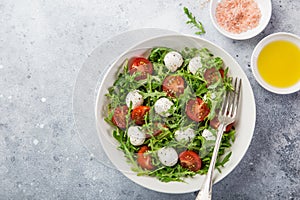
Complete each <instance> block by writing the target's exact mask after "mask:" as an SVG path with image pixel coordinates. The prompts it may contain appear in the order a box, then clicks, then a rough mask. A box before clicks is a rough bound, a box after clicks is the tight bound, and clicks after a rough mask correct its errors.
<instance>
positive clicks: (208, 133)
mask: <svg viewBox="0 0 300 200" xmlns="http://www.w3.org/2000/svg"><path fill="white" fill-rule="evenodd" d="M202 136H203V137H204V138H205V139H206V140H215V139H216V137H215V136H214V135H213V133H212V132H211V131H210V130H208V129H204V130H203V132H202Z"/></svg>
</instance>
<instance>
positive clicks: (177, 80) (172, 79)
mask: <svg viewBox="0 0 300 200" xmlns="http://www.w3.org/2000/svg"><path fill="white" fill-rule="evenodd" d="M162 90H163V91H165V92H166V93H167V95H168V96H170V97H178V96H179V95H181V94H183V92H184V79H183V78H182V77H181V76H172V75H170V76H167V77H166V78H165V80H164V81H163V84H162Z"/></svg>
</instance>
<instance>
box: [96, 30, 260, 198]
mask: <svg viewBox="0 0 300 200" xmlns="http://www.w3.org/2000/svg"><path fill="white" fill-rule="evenodd" d="M157 46H165V47H170V48H173V49H176V50H182V49H183V48H184V47H195V48H203V47H205V48H208V49H209V50H210V51H211V52H212V53H213V54H214V55H215V56H219V57H221V58H222V59H223V61H224V63H225V65H226V66H228V67H229V73H230V75H231V76H233V77H240V78H241V79H242V95H241V104H240V112H239V117H238V119H237V121H236V131H237V134H236V139H235V142H234V143H233V145H232V147H231V149H230V151H232V156H231V158H230V161H229V162H227V163H226V164H225V166H224V167H223V168H221V170H222V173H219V172H218V171H217V170H216V171H215V173H214V182H215V183H216V182H218V181H220V180H221V179H223V178H224V177H225V176H226V175H228V174H229V173H230V172H231V171H232V170H233V169H234V168H235V167H236V166H237V165H238V163H239V162H240V161H241V159H242V158H243V156H244V155H245V153H246V151H247V149H248V147H249V145H250V142H251V139H252V136H253V131H254V127H255V119H256V109H255V100H254V96H253V91H252V88H251V85H250V83H249V80H248V79H247V76H246V75H245V73H244V72H243V70H242V69H241V67H240V66H239V64H238V63H237V62H236V61H235V60H234V58H232V57H231V56H230V55H229V54H228V53H227V52H225V51H224V50H223V49H222V48H220V47H218V46H217V45H215V44H213V43H211V42H209V41H207V40H204V39H201V38H197V37H193V36H186V35H167V36H159V37H155V38H152V39H149V40H146V41H144V42H141V43H140V44H137V45H135V46H134V47H132V48H131V49H129V50H128V51H126V52H125V53H124V54H122V55H121V56H120V57H119V58H118V59H117V60H116V61H115V62H114V63H113V64H112V65H111V66H110V68H109V69H108V71H107V72H106V74H105V75H104V76H103V77H104V78H103V80H102V82H101V85H100V88H99V91H98V96H97V100H96V108H95V116H96V128H97V131H98V135H99V138H100V141H101V144H102V147H103V149H104V151H105V153H106V154H107V157H108V158H109V159H110V161H111V162H112V163H113V164H114V165H115V167H116V168H117V169H118V170H119V171H120V172H122V173H123V174H124V175H125V176H126V177H128V178H129V179H130V180H132V181H134V182H135V183H137V184H139V185H141V186H143V187H146V188H148V189H151V190H154V191H158V192H164V193H188V192H194V191H197V190H199V188H200V186H201V184H202V182H203V180H204V176H201V175H196V176H195V177H194V178H186V179H185V181H186V182H169V183H164V182H161V181H159V180H158V179H156V178H154V177H147V176H137V175H136V173H134V172H132V171H131V169H130V167H131V166H130V165H129V164H128V163H127V162H126V159H125V157H124V154H123V152H122V151H121V150H118V146H119V144H118V142H117V141H116V140H115V139H114V138H113V136H112V130H113V128H112V127H111V126H110V125H109V124H107V123H106V122H105V121H104V118H105V117H106V114H107V112H106V109H107V108H106V107H107V103H108V101H107V99H106V97H105V94H106V93H107V92H108V88H109V87H110V86H112V85H113V83H114V81H115V80H116V78H117V74H118V72H119V70H120V65H121V63H123V61H124V60H125V59H126V58H130V57H132V56H137V55H142V54H143V53H145V51H146V50H145V49H147V48H149V47H157ZM134 49H137V50H134Z"/></svg>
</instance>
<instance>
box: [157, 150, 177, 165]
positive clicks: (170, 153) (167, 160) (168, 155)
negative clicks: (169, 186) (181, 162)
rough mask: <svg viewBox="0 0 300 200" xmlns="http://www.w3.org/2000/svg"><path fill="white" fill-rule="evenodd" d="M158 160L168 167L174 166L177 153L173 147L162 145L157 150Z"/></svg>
mask: <svg viewBox="0 0 300 200" xmlns="http://www.w3.org/2000/svg"><path fill="white" fill-rule="evenodd" d="M157 156H158V159H159V161H160V162H161V163H162V164H163V165H165V166H168V167H172V166H174V165H175V164H176V163H177V161H178V154H177V152H176V150H175V149H174V148H173V147H163V148H161V149H159V150H158V151H157Z"/></svg>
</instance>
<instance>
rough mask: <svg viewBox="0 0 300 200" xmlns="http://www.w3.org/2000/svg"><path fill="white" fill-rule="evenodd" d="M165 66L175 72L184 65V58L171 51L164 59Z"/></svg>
mask: <svg viewBox="0 0 300 200" xmlns="http://www.w3.org/2000/svg"><path fill="white" fill-rule="evenodd" d="M164 63H165V66H166V67H167V68H168V69H169V70H170V71H171V72H175V71H176V70H177V69H178V68H179V67H181V65H182V63H183V58H182V56H181V54H180V53H178V52H176V51H171V52H169V53H167V54H166V55H165V57H164Z"/></svg>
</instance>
